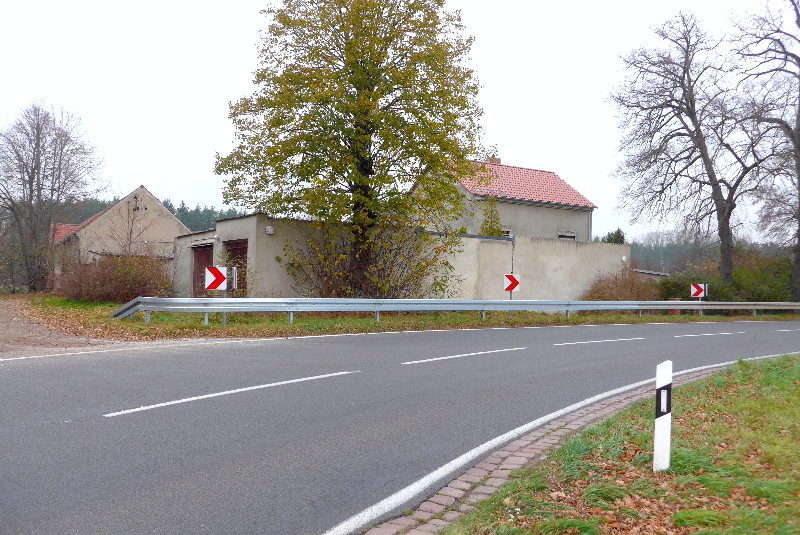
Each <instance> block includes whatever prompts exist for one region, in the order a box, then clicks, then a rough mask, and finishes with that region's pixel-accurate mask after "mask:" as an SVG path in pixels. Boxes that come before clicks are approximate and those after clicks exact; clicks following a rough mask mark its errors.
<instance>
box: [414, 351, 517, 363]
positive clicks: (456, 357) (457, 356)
mask: <svg viewBox="0 0 800 535" xmlns="http://www.w3.org/2000/svg"><path fill="white" fill-rule="evenodd" d="M521 349H528V348H527V347H512V348H510V349H494V350H492V351H478V352H476V353H464V354H462V355H449V356H447V357H436V358H433V359H424V360H410V361H408V362H402V363H401V364H422V363H423V362H435V361H437V360H448V359H459V358H461V357H473V356H475V355H488V354H490V353H503V352H505V351H519V350H521Z"/></svg>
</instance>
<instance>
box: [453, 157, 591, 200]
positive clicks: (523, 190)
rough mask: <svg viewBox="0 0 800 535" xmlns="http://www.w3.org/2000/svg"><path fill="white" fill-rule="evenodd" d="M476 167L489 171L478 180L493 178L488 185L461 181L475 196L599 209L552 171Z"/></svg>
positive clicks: (494, 165) (505, 166) (466, 180)
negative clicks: (486, 176) (487, 176)
mask: <svg viewBox="0 0 800 535" xmlns="http://www.w3.org/2000/svg"><path fill="white" fill-rule="evenodd" d="M476 165H484V166H485V169H486V170H485V171H479V172H478V175H479V176H485V175H486V174H488V175H489V176H490V177H492V178H491V182H489V183H488V184H481V183H479V182H478V180H477V179H471V178H464V179H461V185H462V186H464V188H466V190H467V191H468V192H470V193H472V194H473V195H486V196H493V197H497V198H498V199H500V198H503V199H518V200H522V201H533V202H542V203H552V204H564V205H569V206H581V207H585V208H597V206H596V205H595V204H594V203H592V201H590V200H589V199H587V198H586V197H584V196H583V195H581V194H580V193H578V191H577V190H576V189H575V188H573V187H572V186H570V185H569V184H567V183H566V182H564V180H563V179H562V178H561V177H559V176H558V175H557V174H555V173H553V172H551V171H539V170H537V169H526V168H524V167H513V166H511V165H502V164H497V163H485V164H480V163H478V164H476Z"/></svg>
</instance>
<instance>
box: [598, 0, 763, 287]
mask: <svg viewBox="0 0 800 535" xmlns="http://www.w3.org/2000/svg"><path fill="white" fill-rule="evenodd" d="M655 33H656V35H657V36H658V37H659V38H660V39H661V40H662V41H663V43H664V47H663V48H655V49H644V48H642V49H639V50H636V51H634V52H632V53H631V54H630V55H629V56H628V57H627V58H625V59H624V62H625V69H626V80H625V83H624V84H623V85H622V86H621V87H620V88H619V89H618V90H616V91H615V92H614V93H613V94H612V99H613V101H614V102H615V103H616V105H617V106H618V108H619V109H620V111H621V119H622V120H621V126H622V128H623V130H624V132H625V135H624V137H623V140H622V144H621V149H622V151H623V153H624V154H625V160H624V162H623V163H622V165H621V166H620V168H619V169H618V171H617V175H618V176H619V177H620V178H622V179H623V180H624V181H625V182H626V184H625V186H624V190H623V193H622V204H623V205H624V206H625V207H627V208H628V209H629V210H630V211H631V213H632V214H633V221H638V220H642V219H645V218H650V217H658V218H661V219H664V218H670V219H673V220H674V219H675V217H676V216H682V217H683V218H684V219H685V221H684V222H683V223H684V225H682V226H689V227H691V226H694V227H698V228H699V227H701V226H703V225H704V224H714V223H716V230H717V234H718V236H719V240H720V275H721V276H722V277H723V278H724V279H725V280H726V281H731V280H732V275H733V246H734V236H733V226H732V221H733V220H732V216H733V213H734V209H735V208H736V206H737V204H738V203H739V202H740V201H741V200H742V199H743V198H745V197H747V196H749V195H751V194H752V193H753V192H754V191H755V190H756V189H757V188H758V185H759V182H760V179H761V173H760V172H759V166H760V165H761V164H762V163H763V162H764V161H765V159H766V158H767V157H768V156H769V155H770V154H771V149H770V148H768V147H767V148H763V147H762V146H763V145H764V144H765V143H766V141H767V139H766V137H765V134H764V132H763V131H762V130H763V129H760V128H759V123H757V122H756V121H754V120H748V119H747V113H745V106H744V99H743V97H742V95H741V92H740V88H738V86H737V84H736V83H735V82H736V80H735V79H734V77H732V76H729V73H728V72H727V70H726V69H724V68H722V67H720V65H723V64H724V61H725V60H724V58H721V57H720V56H719V55H718V52H717V50H718V46H719V45H720V43H719V42H718V41H715V40H713V39H711V38H710V37H709V36H708V35H707V34H706V33H705V32H704V31H703V30H702V29H701V28H700V26H699V24H698V22H697V20H696V19H695V18H694V16H692V15H686V14H679V15H678V16H677V17H675V18H673V19H671V20H669V21H667V22H666V23H665V24H664V25H662V26H661V27H660V28H658V29H656V30H655Z"/></svg>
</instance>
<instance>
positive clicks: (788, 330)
mask: <svg viewBox="0 0 800 535" xmlns="http://www.w3.org/2000/svg"><path fill="white" fill-rule="evenodd" d="M797 331H800V329H778V330H777V331H772V332H774V333H793V332H797Z"/></svg>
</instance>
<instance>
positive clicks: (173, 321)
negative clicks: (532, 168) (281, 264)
mask: <svg viewBox="0 0 800 535" xmlns="http://www.w3.org/2000/svg"><path fill="white" fill-rule="evenodd" d="M0 298H7V299H12V298H13V299H17V300H18V302H19V303H20V304H21V305H22V306H23V308H24V312H25V313H26V314H28V315H29V316H32V317H34V318H35V319H36V320H38V321H39V322H41V323H44V324H46V325H48V326H50V327H51V328H53V329H55V330H57V331H60V332H64V333H68V334H75V335H79V336H85V337H92V338H106V339H112V340H157V339H175V338H199V337H202V338H272V337H288V336H306V335H314V334H351V333H368V332H386V331H406V330H407V331H422V330H429V329H465V328H490V327H528V326H550V325H599V324H610V323H647V322H652V321H659V322H675V323H683V322H692V321H725V320H733V319H735V317H725V316H714V317H707V316H704V317H700V316H670V315H661V314H659V315H653V316H648V315H643V316H638V315H637V314H631V313H624V312H620V313H609V312H595V313H588V312H587V313H580V314H576V313H573V314H571V315H570V317H569V318H567V317H566V316H565V315H564V314H543V313H537V312H512V313H508V312H489V313H487V314H486V319H485V320H481V315H480V313H479V312H408V313H395V312H383V313H381V320H380V321H379V322H376V321H375V319H374V315H373V314H371V313H349V314H339V313H296V314H295V315H294V323H292V324H290V323H289V322H288V317H287V314H285V313H229V314H228V326H227V327H222V315H221V314H219V313H216V314H210V315H209V325H207V326H206V325H203V319H204V315H203V314H175V313H166V312H154V313H152V314H151V320H150V324H149V325H145V323H144V317H143V313H141V312H140V313H137V314H136V315H135V316H134V317H133V318H129V319H126V320H116V319H113V318H111V313H112V312H114V311H115V310H116V309H117V308H119V305H118V304H114V303H89V302H85V301H79V300H75V299H68V298H64V297H58V296H54V295H49V294H31V295H25V296H15V297H0ZM782 318H783V319H796V316H791V315H786V316H778V315H771V316H759V319H765V320H766V319H769V320H776V319H782ZM749 319H752V318H749Z"/></svg>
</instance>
